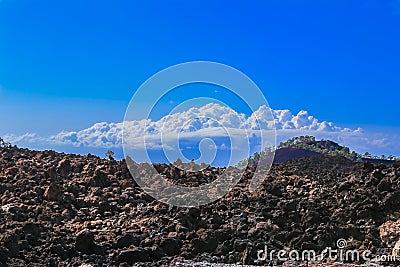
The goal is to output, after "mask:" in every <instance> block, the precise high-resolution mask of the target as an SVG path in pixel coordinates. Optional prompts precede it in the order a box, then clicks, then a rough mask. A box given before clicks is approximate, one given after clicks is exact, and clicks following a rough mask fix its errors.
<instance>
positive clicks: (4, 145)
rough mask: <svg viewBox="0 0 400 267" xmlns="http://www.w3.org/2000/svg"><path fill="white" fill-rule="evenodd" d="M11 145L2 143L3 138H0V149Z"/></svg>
mask: <svg viewBox="0 0 400 267" xmlns="http://www.w3.org/2000/svg"><path fill="white" fill-rule="evenodd" d="M10 147H11V143H9V142H6V141H4V139H3V138H1V137H0V148H10Z"/></svg>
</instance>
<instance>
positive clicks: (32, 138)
mask: <svg viewBox="0 0 400 267" xmlns="http://www.w3.org/2000/svg"><path fill="white" fill-rule="evenodd" d="M271 114H272V116H273V117H271ZM274 126H275V127H276V130H277V131H278V134H282V133H283V132H288V133H291V134H294V133H297V132H311V133H312V132H320V133H359V132H360V131H361V129H359V128H358V129H349V128H342V127H339V126H336V125H334V124H333V123H332V122H328V121H319V120H318V119H317V118H315V117H313V116H311V115H309V114H308V112H307V111H305V110H301V111H300V112H298V113H297V114H292V112H291V111H290V110H272V109H270V108H269V107H267V106H261V107H259V108H258V109H257V110H256V111H254V112H253V113H252V114H251V115H250V116H248V117H247V116H246V115H245V114H242V113H238V112H236V111H235V110H233V109H231V108H230V107H227V106H223V105H220V104H216V103H209V104H206V105H204V106H202V107H193V108H190V109H188V110H186V111H182V112H178V113H174V114H169V115H167V116H164V117H162V118H161V119H159V120H157V121H151V120H149V119H143V120H135V121H127V122H125V127H126V128H127V129H129V131H127V133H128V134H127V136H125V137H126V138H130V140H133V141H134V140H135V138H138V139H140V138H141V137H142V136H143V134H146V136H149V139H148V141H149V143H148V144H147V145H149V146H153V147H154V148H156V147H158V145H157V144H158V143H159V142H158V141H159V137H160V135H161V133H162V134H163V135H164V138H165V140H169V139H173V136H176V134H178V133H179V134H180V137H186V138H194V137H195V136H196V135H199V136H209V137H212V136H224V135H226V132H224V131H223V130H221V129H239V130H247V131H252V132H253V134H254V131H257V130H260V129H262V130H272V129H273V128H274ZM123 128H124V125H123V123H122V122H121V123H108V122H100V123H96V124H94V125H93V126H91V127H89V128H87V129H83V130H79V131H62V132H60V133H58V134H56V135H52V136H50V137H47V138H43V137H40V136H37V135H36V134H25V135H21V136H15V135H8V136H5V139H7V140H9V141H10V142H12V143H15V144H19V143H35V142H46V143H49V144H54V145H69V146H75V147H103V148H113V147H121V146H122V131H123ZM231 131H232V130H231ZM189 133H190V134H189ZM151 136H153V139H152V138H151ZM151 140H153V141H154V144H151ZM157 140H158V141H157ZM165 140H163V141H165ZM137 145H139V144H137Z"/></svg>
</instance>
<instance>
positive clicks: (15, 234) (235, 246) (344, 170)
mask: <svg viewBox="0 0 400 267" xmlns="http://www.w3.org/2000/svg"><path fill="white" fill-rule="evenodd" d="M157 169H158V170H159V171H161V172H164V173H173V174H174V175H171V177H170V179H171V178H172V179H178V180H179V179H180V177H185V179H186V180H188V179H189V180H190V179H196V177H197V178H198V177H202V179H203V180H204V181H208V180H213V179H215V176H216V175H218V174H219V172H220V171H221V169H214V168H208V169H205V170H203V171H200V172H198V173H196V174H195V175H193V174H189V173H185V172H180V171H177V170H176V169H175V168H174V167H171V166H167V165H158V166H157ZM253 171H254V170H253V169H248V170H247V171H246V172H245V175H244V176H243V178H242V180H241V181H240V183H239V184H238V185H237V186H236V188H235V189H234V190H233V191H231V192H230V193H229V194H228V195H226V196H225V197H224V198H223V199H220V200H218V201H216V202H214V203H212V204H209V205H206V206H202V207H200V208H177V207H172V206H168V205H166V204H163V203H160V202H158V201H155V200H154V199H152V198H151V197H149V196H148V195H147V194H146V193H144V192H143V191H142V190H141V189H140V188H139V187H137V186H136V184H135V182H134V180H133V179H132V177H131V176H130V173H129V172H128V170H127V167H126V164H125V162H124V161H114V160H106V159H101V158H99V157H96V156H91V155H88V156H79V155H70V154H62V153H56V152H54V151H31V150H27V149H20V148H1V149H0V197H1V203H0V204H1V207H0V266H26V265H29V266H43V265H44V266H102V265H107V266H131V265H136V266H162V265H167V266H168V265H178V266H179V264H178V262H183V263H184V262H186V263H188V262H203V261H204V262H209V263H231V264H236V263H241V264H253V265H264V264H283V263H284V262H282V261H278V260H277V259H274V260H273V261H270V262H266V261H264V262H260V261H257V252H258V250H263V249H264V247H265V246H268V248H271V249H283V248H286V249H298V250H305V249H314V250H316V251H318V252H319V251H322V250H323V249H324V248H325V247H335V246H336V242H337V240H338V239H345V240H347V241H348V244H347V246H348V249H359V250H367V249H368V250H371V251H372V253H373V254H374V255H375V254H377V253H378V254H379V253H382V250H381V249H382V248H384V249H391V247H394V246H395V245H396V243H397V241H398V240H399V238H400V221H398V220H399V219H400V166H398V164H394V165H391V166H385V165H372V164H369V163H354V162H352V161H350V160H348V159H345V158H342V157H333V156H315V157H307V158H301V159H296V160H293V161H288V162H285V163H281V164H274V165H273V167H272V169H271V171H270V172H269V174H268V175H267V176H266V177H265V182H264V183H263V185H262V186H261V187H260V188H259V189H258V190H257V191H256V192H253V193H250V192H249V191H248V190H247V186H248V184H249V181H250V178H251V176H252V172H253ZM389 253H391V250H390V252H389ZM328 263H329V262H327V264H328ZM359 263H362V260H360V261H359ZM287 264H291V263H287Z"/></svg>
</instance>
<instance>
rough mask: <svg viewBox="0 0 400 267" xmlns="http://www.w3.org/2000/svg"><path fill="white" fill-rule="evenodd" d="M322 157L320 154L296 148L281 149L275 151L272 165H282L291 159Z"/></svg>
mask: <svg viewBox="0 0 400 267" xmlns="http://www.w3.org/2000/svg"><path fill="white" fill-rule="evenodd" d="M318 155H322V154H321V153H318V152H315V151H311V150H306V149H303V148H297V147H283V148H279V149H278V150H276V151H275V158H274V163H282V162H285V161H288V160H292V159H298V158H304V157H311V156H318Z"/></svg>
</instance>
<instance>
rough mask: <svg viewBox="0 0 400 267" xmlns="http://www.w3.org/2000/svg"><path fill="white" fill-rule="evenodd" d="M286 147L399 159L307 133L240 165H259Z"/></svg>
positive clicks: (362, 158)
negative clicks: (356, 149)
mask: <svg viewBox="0 0 400 267" xmlns="http://www.w3.org/2000/svg"><path fill="white" fill-rule="evenodd" d="M284 148H299V149H304V150H308V151H314V152H317V153H320V154H323V155H333V156H342V157H345V158H348V159H350V160H353V161H360V162H361V161H365V160H366V159H374V160H391V161H395V160H397V161H398V160H399V159H398V158H396V157H395V156H392V155H389V156H385V155H382V156H380V157H379V156H375V155H372V154H370V153H369V152H365V153H364V154H359V153H357V152H355V151H351V150H350V148H348V147H346V146H341V145H339V144H337V143H335V142H333V141H330V140H323V139H322V140H316V138H315V137H314V136H310V135H305V136H297V137H293V138H290V139H289V140H287V141H285V142H281V143H280V144H279V146H278V148H275V147H273V148H270V147H267V148H265V149H264V151H261V152H256V153H254V155H253V156H251V157H249V158H248V159H245V160H242V161H240V162H239V163H238V166H247V165H249V166H254V165H257V164H258V163H259V162H260V160H262V158H263V157H265V156H266V155H269V154H270V153H271V152H273V151H276V150H278V149H284Z"/></svg>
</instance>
